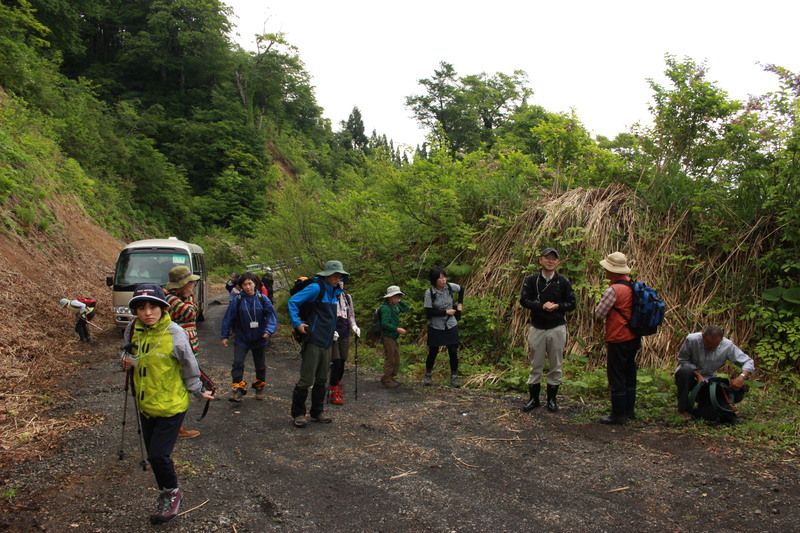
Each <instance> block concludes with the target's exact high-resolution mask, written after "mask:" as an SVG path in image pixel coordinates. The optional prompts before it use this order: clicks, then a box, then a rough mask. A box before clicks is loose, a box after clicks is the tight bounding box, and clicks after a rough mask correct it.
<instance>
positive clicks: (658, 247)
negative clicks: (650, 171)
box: [464, 184, 768, 367]
mask: <svg viewBox="0 0 800 533" xmlns="http://www.w3.org/2000/svg"><path fill="white" fill-rule="evenodd" d="M765 228H766V224H765V221H763V220H762V221H756V222H755V223H754V224H753V225H752V226H751V227H750V228H749V229H748V231H747V232H746V233H745V234H744V235H742V236H741V238H740V239H739V240H738V242H740V243H741V244H740V246H739V248H738V249H737V250H734V251H733V252H731V253H727V254H726V253H723V252H719V251H717V252H715V253H714V254H711V255H702V254H703V253H706V254H707V252H697V256H696V257H694V258H693V259H691V260H689V259H687V256H692V255H695V253H696V239H695V237H694V233H693V228H692V223H691V221H690V217H689V216H688V214H687V213H681V214H678V215H676V216H670V217H667V218H659V219H658V220H654V219H653V218H652V217H651V216H650V215H649V214H648V213H647V212H646V210H645V209H644V208H643V206H641V205H640V203H639V200H638V198H637V196H636V194H635V192H634V191H632V190H630V189H628V188H626V187H625V186H623V185H620V184H615V185H611V186H609V187H607V188H604V189H581V188H578V189H573V190H570V191H567V192H564V193H560V194H545V195H544V196H543V197H542V198H540V199H539V200H538V201H537V202H536V203H535V204H533V205H531V206H530V207H529V208H528V209H527V210H525V211H524V212H523V213H522V214H520V215H519V216H518V217H517V218H516V220H514V221H513V222H512V223H511V224H510V225H509V226H507V227H502V228H500V227H494V228H490V229H488V230H487V231H486V232H485V233H484V234H483V235H482V236H481V237H480V238H479V239H478V240H477V245H478V246H477V250H478V252H476V256H484V257H485V261H484V262H483V264H482V265H481V267H480V268H478V269H476V270H475V272H474V273H473V274H472V275H471V276H469V278H468V279H466V280H464V284H465V286H468V287H469V288H470V293H471V294H474V295H477V296H481V295H489V294H491V295H493V296H494V297H496V298H498V299H499V301H500V302H503V303H502V304H500V306H499V307H498V309H497V314H498V316H499V317H500V319H502V320H506V321H507V322H508V328H509V339H510V347H515V348H519V347H525V346H526V334H527V320H528V311H527V310H525V309H523V308H522V307H521V306H520V305H519V303H518V301H519V290H520V287H521V286H522V282H523V280H524V278H525V276H526V275H527V273H528V272H530V271H531V270H532V271H536V270H538V254H539V251H540V250H541V249H542V248H544V247H546V246H551V245H553V244H554V241H555V240H556V239H557V238H558V237H564V236H567V235H568V234H570V233H576V232H582V233H583V238H582V239H575V240H574V242H572V243H571V244H570V245H569V246H567V247H559V246H558V245H556V247H557V248H559V251H560V252H561V256H562V257H561V259H562V267H567V266H568V265H570V262H572V265H573V268H574V265H575V264H576V263H579V262H580V261H584V263H585V270H584V272H583V274H584V276H585V279H586V281H587V283H580V284H576V298H577V309H576V311H575V312H573V313H571V314H570V315H569V316H568V322H569V331H570V338H569V339H568V342H567V348H566V349H567V353H573V354H576V355H581V356H586V357H588V358H589V360H590V364H591V365H592V366H596V365H598V364H600V363H601V362H602V361H603V353H604V350H603V323H602V321H599V320H597V319H595V318H594V308H595V306H596V305H597V302H598V301H599V299H600V295H601V294H602V291H603V290H605V288H606V287H607V281H606V280H605V277H604V276H605V273H604V271H603V269H602V268H601V267H600V266H599V264H598V261H599V260H600V259H602V258H604V257H605V256H606V255H607V254H608V253H611V252H614V251H621V252H623V253H625V254H626V255H627V256H628V260H629V264H630V265H631V267H632V268H633V270H634V275H635V279H637V280H640V281H645V282H647V284H648V285H650V286H652V287H655V288H656V289H657V290H658V291H659V294H660V295H661V297H662V298H664V300H665V302H666V303H667V314H666V318H665V323H664V325H663V326H662V328H661V330H660V331H659V333H658V334H656V335H654V336H651V337H646V338H645V339H644V343H643V348H642V351H641V354H640V364H641V365H644V366H651V367H667V366H671V365H672V364H673V363H674V362H675V359H676V355H677V352H678V349H679V348H680V345H681V343H682V342H683V338H684V337H685V335H686V334H687V333H690V332H693V331H698V330H701V329H702V328H703V327H705V326H706V325H709V324H712V323H713V324H716V325H719V326H720V327H722V328H723V330H724V331H726V332H727V335H728V336H729V337H731V338H732V339H733V340H734V342H737V343H738V344H747V343H748V342H749V341H750V339H751V338H752V336H753V334H754V333H755V331H754V324H753V323H752V322H748V321H742V320H740V319H739V317H740V316H741V315H742V314H743V313H742V311H743V308H742V305H741V302H738V301H736V300H735V298H736V295H737V294H740V293H741V290H740V287H741V284H742V283H744V282H749V283H750V284H751V285H750V288H751V289H752V294H753V295H754V299H755V295H757V294H759V293H760V291H761V290H762V289H763V288H764V287H763V286H760V285H759V284H758V282H757V283H752V281H753V278H754V277H753V276H752V272H753V270H752V269H753V266H754V264H755V260H756V259H757V257H758V255H759V252H760V250H761V249H762V243H763V241H764V240H765V239H766V238H767V237H768V235H767V232H766V231H765ZM529 265H534V266H533V267H531V268H530V269H529ZM563 270H564V269H563V268H562V271H563ZM573 281H575V280H573ZM762 283H763V282H762ZM720 309H725V311H723V312H721V311H720Z"/></svg>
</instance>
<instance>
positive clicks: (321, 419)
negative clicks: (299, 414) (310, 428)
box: [311, 413, 333, 424]
mask: <svg viewBox="0 0 800 533" xmlns="http://www.w3.org/2000/svg"><path fill="white" fill-rule="evenodd" d="M311 420H313V421H314V422H319V423H320V424H330V423H331V422H333V418H331V417H329V416H325V414H324V413H320V414H318V415H317V416H312V417H311Z"/></svg>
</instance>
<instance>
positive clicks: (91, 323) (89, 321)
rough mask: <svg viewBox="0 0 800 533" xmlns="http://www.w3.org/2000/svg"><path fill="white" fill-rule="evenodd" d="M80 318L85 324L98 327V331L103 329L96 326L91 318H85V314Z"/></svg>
mask: <svg viewBox="0 0 800 533" xmlns="http://www.w3.org/2000/svg"><path fill="white" fill-rule="evenodd" d="M81 318H83V321H84V322H86V323H87V324H89V325H90V326H94V327H96V328H97V329H99V330H100V331H103V328H101V327H100V326H98V325H97V324H95V323H93V322H92V321H91V320H89V319H87V318H86V317H85V316H84V317H81Z"/></svg>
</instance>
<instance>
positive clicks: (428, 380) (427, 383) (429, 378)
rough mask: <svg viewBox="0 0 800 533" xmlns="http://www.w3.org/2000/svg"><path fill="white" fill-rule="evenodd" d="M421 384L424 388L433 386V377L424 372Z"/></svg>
mask: <svg viewBox="0 0 800 533" xmlns="http://www.w3.org/2000/svg"><path fill="white" fill-rule="evenodd" d="M422 384H423V385H425V386H426V387H430V386H431V385H433V376H432V375H431V373H430V372H425V381H423V382H422Z"/></svg>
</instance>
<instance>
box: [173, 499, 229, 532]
mask: <svg viewBox="0 0 800 533" xmlns="http://www.w3.org/2000/svg"><path fill="white" fill-rule="evenodd" d="M209 501H210V500H206V501H204V502H203V503H201V504H200V505H198V506H197V507H192V508H191V509H189V510H188V511H184V512H182V513H178V516H183V515H185V514H189V513H191V512H192V511H195V510H197V509H200V508H201V507H202V506H204V505H205V504H207V503H208V502H209ZM234 531H235V530H234Z"/></svg>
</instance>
